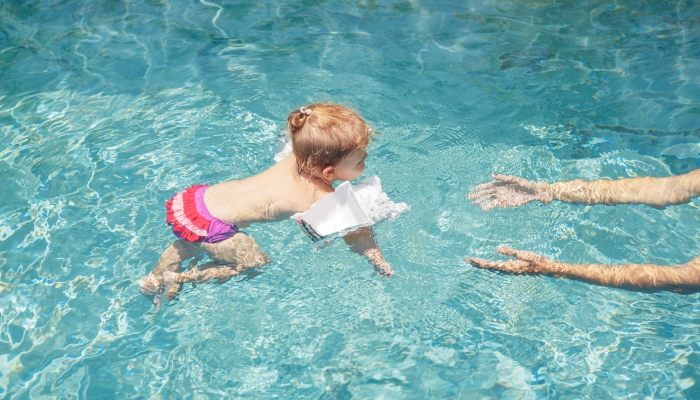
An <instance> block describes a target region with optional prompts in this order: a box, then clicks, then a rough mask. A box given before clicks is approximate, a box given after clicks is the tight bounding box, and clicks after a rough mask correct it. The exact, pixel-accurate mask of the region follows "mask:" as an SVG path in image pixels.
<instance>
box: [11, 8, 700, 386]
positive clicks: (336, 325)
mask: <svg viewBox="0 0 700 400" xmlns="http://www.w3.org/2000/svg"><path fill="white" fill-rule="evenodd" d="M699 21H700V5H698V4H697V2H693V1H680V2H665V1H649V2H644V1H639V2H637V1H626V0H621V1H616V2H615V3H614V4H613V3H610V2H605V1H599V0H594V1H582V2H574V1H552V0H547V1H525V0H523V1H507V0H506V1H476V0H467V1H459V2H458V1H452V2H451V1H430V2H428V1H419V0H416V1H408V2H392V1H381V0H379V1H374V0H367V1H359V2H350V1H347V2H336V1H322V0H304V1H302V2H282V1H280V2H274V1H271V2H257V3H252V2H251V3H248V2H224V1H222V0H207V1H204V0H198V1H197V0H190V1H185V0H173V1H166V0H143V1H107V0H101V1H88V0H85V1H76V0H62V1H58V0H57V1H48V0H46V1H28V2H24V1H0V82H1V86H0V176H1V177H2V186H3V189H2V201H0V397H6V398H8V399H15V398H16V399H24V398H115V399H124V398H164V399H165V398H197V399H200V398H221V397H227V396H228V397H236V398H239V397H240V398H272V397H280V398H295V397H296V398H351V397H355V398H387V399H395V398H413V399H427V398H504V399H534V398H562V399H570V398H571V399H572V398H623V397H625V398H626V397H627V396H631V397H632V398H645V397H650V398H651V397H653V398H698V397H700V369H699V367H698V366H699V365H700V353H699V352H700V319H699V318H698V315H699V314H698V313H699V312H700V297H699V295H698V294H694V295H686V296H682V295H676V294H671V293H664V292H662V293H636V292H628V291H623V290H617V289H610V288H603V287H597V286H590V285H586V284H583V283H579V282H575V281H569V280H564V279H559V280H558V279H554V278H551V277H533V276H504V275H498V274H494V273H489V272H487V271H482V270H477V269H474V268H471V267H468V266H467V265H466V264H465V263H464V261H463V258H464V257H465V256H480V257H488V258H498V256H497V255H495V248H496V246H497V245H499V244H508V245H510V246H512V247H515V248H518V249H529V250H532V251H537V252H541V253H543V254H546V255H548V256H552V257H556V258H559V259H562V260H566V261H580V262H593V261H597V262H606V263H621V262H650V263H659V264H677V263H682V262H686V261H688V260H689V259H691V258H693V257H695V256H697V255H699V254H700V234H699V233H698V230H699V228H700V218H698V217H699V216H700V213H699V210H698V207H699V206H700V201H698V200H697V199H696V200H694V201H692V202H691V203H690V204H685V205H680V206H675V207H669V208H667V209H665V210H657V209H653V208H650V207H646V206H627V205H622V206H617V207H606V206H594V207H589V206H579V205H570V204H562V203H553V204H550V205H548V206H546V207H542V206H540V205H537V204H528V205H526V206H523V207H519V208H515V209H505V210H493V211H490V212H488V213H485V212H483V211H481V209H480V208H478V207H477V206H475V205H473V204H471V203H469V202H468V201H466V199H465V195H466V193H467V192H468V188H469V187H470V186H472V185H475V184H478V183H483V182H486V181H488V180H489V174H490V173H491V172H494V171H495V172H499V173H507V174H514V175H520V176H524V177H527V178H531V179H540V180H548V181H557V180H565V179H574V178H585V179H593V178H599V177H605V178H615V177H631V176H637V175H651V176H666V175H670V174H679V173H684V172H687V171H690V170H693V169H696V168H698V166H699V165H700V144H699V143H700V122H699V121H698V116H699V115H700V22H699ZM319 100H320V101H334V102H340V103H343V104H346V105H349V106H352V107H354V108H355V109H357V110H358V111H360V113H361V114H362V115H363V116H364V117H366V119H367V120H368V121H370V122H371V124H372V125H373V126H374V127H375V128H376V129H377V130H378V131H379V132H381V135H379V136H378V137H377V138H376V140H375V141H374V142H373V143H372V144H371V148H370V152H369V153H370V157H369V158H368V160H367V164H368V168H367V171H366V174H365V175H372V174H377V175H379V176H380V177H381V178H382V182H383V184H384V188H385V190H386V191H387V192H388V193H389V195H390V196H391V197H392V198H393V199H394V200H396V201H404V202H407V203H409V204H410V206H411V211H410V212H409V213H407V214H404V215H402V216H400V217H399V218H398V219H396V220H392V221H389V222H386V223H384V224H383V225H381V226H379V227H377V228H376V232H377V237H378V241H379V243H380V245H381V246H382V248H383V250H384V253H385V255H386V257H387V258H388V260H389V261H390V262H391V263H392V265H393V266H394V269H395V270H396V275H395V276H394V277H393V278H391V279H382V278H379V277H377V276H376V275H375V274H374V272H373V270H372V268H371V267H370V266H369V265H368V263H367V262H366V261H365V260H364V259H362V258H361V257H359V256H357V255H355V254H353V253H351V252H350V251H349V250H348V249H347V248H346V246H344V245H343V244H342V243H335V244H333V245H332V246H329V247H326V248H323V249H321V250H319V251H313V250H311V248H310V246H309V243H308V241H307V239H306V238H305V237H304V235H303V234H302V233H301V232H300V231H299V229H298V228H296V227H295V224H294V222H291V221H290V222H281V223H276V224H268V225H266V226H255V227H252V228H250V229H248V230H247V232H248V233H249V234H251V235H252V236H254V237H255V238H256V239H257V240H258V241H259V243H260V244H261V246H262V247H263V248H264V249H265V250H266V251H267V252H268V254H269V255H270V256H271V257H272V258H273V260H274V261H273V262H272V263H271V264H270V265H268V266H267V267H265V268H264V269H263V270H262V274H260V275H258V276H254V277H252V276H250V277H249V278H251V279H242V278H241V279H237V280H232V281H230V282H228V283H226V284H224V285H200V286H198V287H197V288H196V289H190V288H187V289H186V290H185V291H184V292H183V293H182V295H181V296H180V298H179V301H176V302H174V303H172V304H170V305H169V306H166V307H164V308H163V309H162V310H161V311H160V312H157V311H156V310H155V309H154V308H152V307H151V305H150V303H149V302H148V301H147V300H146V299H145V298H144V297H142V296H141V295H140V294H139V292H138V290H137V286H136V285H135V281H136V280H137V279H138V278H139V277H141V276H143V275H144V274H145V273H147V272H148V271H149V270H150V269H151V268H152V267H153V266H154V264H155V262H156V260H157V258H158V256H159V254H160V252H161V251H162V250H163V249H164V248H165V247H166V246H167V245H168V244H169V243H170V241H171V240H172V236H171V233H170V232H169V230H168V228H167V227H166V225H165V223H164V207H163V203H164V201H165V200H166V199H168V198H169V196H171V195H172V194H173V193H174V192H175V191H176V190H180V189H183V188H185V187H187V186H189V185H190V184H194V183H205V182H208V183H215V182H219V181H222V180H227V179H234V178H242V177H246V176H248V175H251V174H254V173H257V172H260V171H262V170H264V169H265V168H266V167H267V166H269V165H271V164H272V162H273V160H272V156H273V149H274V145H275V140H276V136H277V133H278V131H279V130H280V129H281V128H282V127H283V123H284V121H285V118H286V115H287V113H288V112H289V111H290V110H291V109H294V108H297V107H299V106H301V105H305V104H308V103H310V102H313V101H319Z"/></svg>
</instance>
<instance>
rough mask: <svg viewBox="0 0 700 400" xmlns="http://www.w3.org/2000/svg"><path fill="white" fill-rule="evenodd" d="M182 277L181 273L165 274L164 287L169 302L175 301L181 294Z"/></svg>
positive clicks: (167, 272) (169, 272)
mask: <svg viewBox="0 0 700 400" xmlns="http://www.w3.org/2000/svg"><path fill="white" fill-rule="evenodd" d="M180 275H182V274H181V273H179V272H172V271H165V272H163V285H164V286H165V296H166V297H167V298H168V301H170V300H172V299H174V298H175V296H177V294H178V292H180V289H182V283H181V282H180Z"/></svg>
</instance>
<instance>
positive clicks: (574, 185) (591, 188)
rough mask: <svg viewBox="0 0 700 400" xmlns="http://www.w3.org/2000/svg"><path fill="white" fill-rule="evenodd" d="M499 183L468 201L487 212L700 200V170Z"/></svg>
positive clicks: (504, 180) (504, 178)
mask: <svg viewBox="0 0 700 400" xmlns="http://www.w3.org/2000/svg"><path fill="white" fill-rule="evenodd" d="M492 176H493V178H494V179H495V180H496V182H490V183H485V184H482V185H478V186H475V187H473V188H472V189H471V191H470V193H469V195H468V198H469V199H473V200H474V202H475V203H476V204H479V205H480V206H481V208H483V209H484V210H489V209H491V208H494V207H514V206H519V205H522V204H525V203H529V202H531V201H535V200H539V201H541V202H542V203H543V204H548V203H550V202H551V201H552V200H559V201H563V202H567V203H583V204H625V203H632V204H648V205H650V206H652V207H659V208H661V207H665V206H668V205H672V204H680V203H687V202H688V201H690V199H691V198H693V197H698V196H700V170H695V171H692V172H689V173H687V174H684V175H677V176H669V177H663V178H652V177H638V178H623V179H615V180H607V179H598V180H594V181H584V180H581V179H577V180H574V181H568V182H558V183H551V184H550V183H546V182H534V181H529V180H527V179H523V178H519V177H516V176H506V175H492Z"/></svg>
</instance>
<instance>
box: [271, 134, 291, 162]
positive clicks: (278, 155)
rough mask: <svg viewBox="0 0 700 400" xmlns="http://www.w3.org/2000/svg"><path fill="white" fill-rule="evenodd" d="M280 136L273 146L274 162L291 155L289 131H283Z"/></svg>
mask: <svg viewBox="0 0 700 400" xmlns="http://www.w3.org/2000/svg"><path fill="white" fill-rule="evenodd" d="M280 135H281V136H280V137H279V138H278V139H277V145H276V146H275V157H274V158H275V162H280V161H282V160H284V159H285V158H287V157H289V156H290V155H291V154H292V138H291V137H289V131H288V130H286V129H285V130H283V131H281V132H280Z"/></svg>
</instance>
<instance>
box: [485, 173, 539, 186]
mask: <svg viewBox="0 0 700 400" xmlns="http://www.w3.org/2000/svg"><path fill="white" fill-rule="evenodd" d="M491 177H492V178H493V179H495V180H497V181H501V182H504V183H514V184H518V185H527V184H529V183H531V182H532V181H529V180H527V179H524V178H521V177H519V176H512V175H501V174H491Z"/></svg>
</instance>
